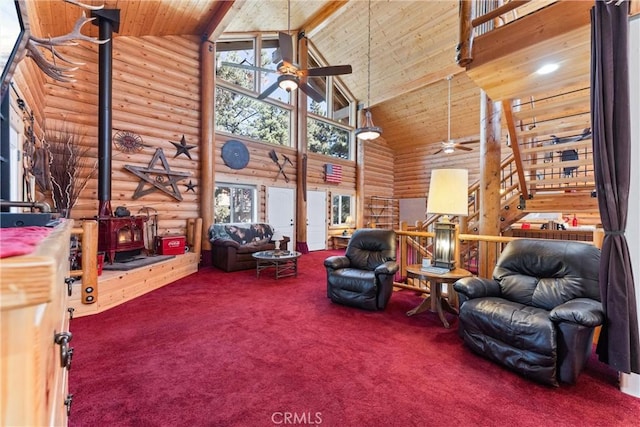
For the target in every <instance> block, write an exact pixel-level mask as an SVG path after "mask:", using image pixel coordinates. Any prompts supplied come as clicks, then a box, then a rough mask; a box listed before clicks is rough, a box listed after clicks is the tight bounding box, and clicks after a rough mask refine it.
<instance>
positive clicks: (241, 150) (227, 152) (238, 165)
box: [222, 139, 249, 169]
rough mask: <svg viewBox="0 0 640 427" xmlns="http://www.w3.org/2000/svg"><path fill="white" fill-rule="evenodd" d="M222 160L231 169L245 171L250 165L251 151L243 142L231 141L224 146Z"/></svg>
mask: <svg viewBox="0 0 640 427" xmlns="http://www.w3.org/2000/svg"><path fill="white" fill-rule="evenodd" d="M222 160H223V161H224V164H225V165H227V166H229V167H230V168H231V169H244V168H245V167H246V166H247V165H248V164H249V150H247V147H246V146H245V145H244V143H243V142H241V141H236V140H235V139H230V140H229V141H227V142H225V143H224V145H223V146H222Z"/></svg>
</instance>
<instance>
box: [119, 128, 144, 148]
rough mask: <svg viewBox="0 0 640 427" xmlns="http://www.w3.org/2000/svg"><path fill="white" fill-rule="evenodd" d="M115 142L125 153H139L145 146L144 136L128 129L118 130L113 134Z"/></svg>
mask: <svg viewBox="0 0 640 427" xmlns="http://www.w3.org/2000/svg"><path fill="white" fill-rule="evenodd" d="M113 144H114V145H115V146H116V148H117V149H118V150H120V151H122V152H123V153H139V152H140V151H142V148H144V144H143V143H142V137H141V136H140V135H137V134H135V133H133V132H129V131H126V130H119V131H118V132H116V134H115V135H114V136H113Z"/></svg>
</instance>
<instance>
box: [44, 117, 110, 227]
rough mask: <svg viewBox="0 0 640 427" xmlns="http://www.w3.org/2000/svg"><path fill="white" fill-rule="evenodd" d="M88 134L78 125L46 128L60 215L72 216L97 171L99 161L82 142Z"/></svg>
mask: <svg viewBox="0 0 640 427" xmlns="http://www.w3.org/2000/svg"><path fill="white" fill-rule="evenodd" d="M83 139H84V134H83V133H82V132H81V131H80V129H77V128H68V127H62V128H60V129H53V130H49V129H48V130H46V131H45V135H44V141H43V147H44V149H45V151H46V153H47V156H48V158H49V181H50V184H51V198H52V199H53V204H54V206H55V207H56V210H57V211H58V212H59V213H60V216H63V217H65V218H69V217H70V214H71V209H72V208H73V207H74V206H75V205H76V203H77V201H78V197H80V193H81V192H82V190H84V188H85V187H86V186H87V183H88V182H89V180H90V179H91V178H93V177H94V176H95V173H96V171H97V160H94V159H93V158H92V157H90V156H89V155H88V154H89V151H90V149H89V148H88V147H86V146H83V145H82V140H83Z"/></svg>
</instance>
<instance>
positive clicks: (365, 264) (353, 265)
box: [324, 228, 398, 310]
mask: <svg viewBox="0 0 640 427" xmlns="http://www.w3.org/2000/svg"><path fill="white" fill-rule="evenodd" d="M324 266H325V268H326V269H327V296H328V297H329V298H331V301H333V302H335V303H338V304H345V305H349V306H353V307H359V308H363V309H366V310H384V308H385V307H386V306H387V302H389V298H391V293H392V292H393V276H394V274H395V273H396V272H397V271H398V264H397V263H396V233H395V232H394V231H393V230H386V229H378V228H361V229H358V230H356V231H355V232H354V233H353V235H352V236H351V240H349V244H348V245H347V249H346V251H345V254H344V256H331V257H329V258H327V259H326V260H325V261H324Z"/></svg>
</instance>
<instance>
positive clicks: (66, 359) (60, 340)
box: [53, 332, 73, 370]
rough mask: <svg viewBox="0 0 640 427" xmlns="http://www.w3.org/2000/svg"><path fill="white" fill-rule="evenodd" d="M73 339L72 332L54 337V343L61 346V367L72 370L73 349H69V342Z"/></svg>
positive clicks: (61, 333)
mask: <svg viewBox="0 0 640 427" xmlns="http://www.w3.org/2000/svg"><path fill="white" fill-rule="evenodd" d="M72 338H73V335H72V334H71V332H59V333H57V334H55V335H54V336H53V341H54V342H55V343H56V344H58V345H59V346H60V366H62V367H63V368H67V370H69V369H71V357H72V356H73V348H69V341H71V339H72Z"/></svg>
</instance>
